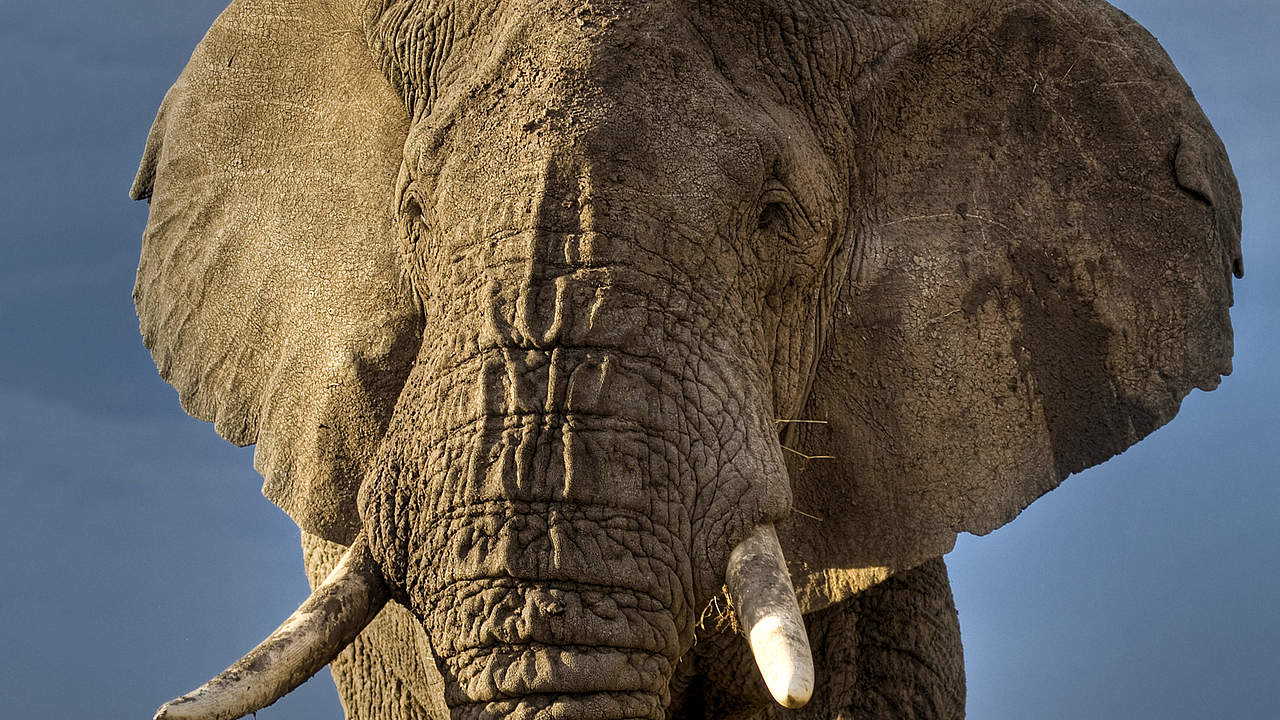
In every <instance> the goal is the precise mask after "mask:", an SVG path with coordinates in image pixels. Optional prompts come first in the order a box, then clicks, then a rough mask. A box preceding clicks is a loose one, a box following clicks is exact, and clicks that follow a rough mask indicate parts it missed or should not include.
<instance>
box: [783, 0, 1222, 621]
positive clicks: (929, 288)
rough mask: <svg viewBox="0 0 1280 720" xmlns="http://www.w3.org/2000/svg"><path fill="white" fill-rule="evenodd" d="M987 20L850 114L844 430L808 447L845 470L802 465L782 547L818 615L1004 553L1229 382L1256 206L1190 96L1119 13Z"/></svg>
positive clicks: (835, 327) (1048, 10)
mask: <svg viewBox="0 0 1280 720" xmlns="http://www.w3.org/2000/svg"><path fill="white" fill-rule="evenodd" d="M974 4H976V3H974ZM988 5H990V4H988ZM995 5H996V7H997V9H989V10H987V11H986V13H987V14H985V15H983V16H982V17H975V16H971V17H969V18H967V19H962V20H955V18H954V17H953V18H950V19H946V20H945V21H944V20H943V19H941V18H935V19H936V20H937V22H936V27H934V28H932V29H931V30H930V31H929V33H927V37H925V38H924V39H921V40H919V41H917V42H914V43H913V44H906V45H903V46H900V47H898V48H897V49H896V50H895V52H894V55H895V59H893V60H892V61H886V63H884V64H883V67H880V68H879V69H878V70H876V71H875V72H876V73H877V74H876V75H875V77H874V80H873V81H872V82H870V83H864V84H863V86H862V87H863V90H862V92H863V96H862V97H860V98H858V99H857V100H856V101H855V115H856V116H857V123H858V125H859V127H860V132H862V133H863V137H862V142H861V143H860V146H861V147H862V148H863V151H862V152H861V153H860V154H859V155H857V156H856V157H855V158H854V162H855V165H856V166H857V167H858V168H860V169H861V171H862V173H863V176H864V177H869V178H870V181H869V183H868V185H867V186H866V187H864V188H863V191H864V196H865V197H866V198H867V202H866V206H865V207H863V208H860V212H861V215H860V218H859V220H860V224H859V228H860V231H859V233H858V236H857V243H858V248H857V250H856V253H857V260H856V261H855V268H854V271H853V274H852V276H851V277H849V278H848V279H847V280H846V283H845V285H844V286H843V287H842V288H841V289H840V292H839V297H838V301H837V306H836V309H835V311H834V312H835V314H834V317H833V319H832V323H831V331H830V332H831V334H830V336H829V338H828V340H827V344H826V348H825V350H824V354H823V356H822V359H821V361H820V364H819V366H818V371H817V377H816V379H815V381H814V388H813V391H812V393H811V395H810V397H809V400H808V405H807V408H806V410H805V415H804V417H806V418H816V419H824V420H828V421H829V424H827V425H805V426H799V430H798V432H797V433H796V437H795V438H794V442H795V443H796V446H797V447H798V448H799V449H800V450H802V451H804V452H805V453H808V454H810V455H833V456H835V458H836V459H834V460H804V459H801V458H798V457H793V458H790V460H791V461H792V466H791V468H790V469H791V473H792V478H793V486H794V493H795V507H796V508H797V510H798V511H799V512H797V513H796V514H794V515H793V516H792V518H791V520H790V521H789V522H788V523H786V524H785V525H784V526H782V527H780V533H781V534H782V535H783V543H784V547H785V548H786V551H787V557H788V558H789V559H791V560H792V562H793V566H792V571H793V576H794V577H795V578H796V579H797V583H796V585H797V589H798V591H799V592H800V594H801V596H802V600H803V605H804V607H805V609H806V610H813V609H817V608H820V607H822V606H824V605H826V604H828V603H830V602H834V601H838V600H841V599H843V598H845V597H847V596H849V595H850V594H852V593H854V592H857V591H859V590H861V589H863V588H865V587H867V586H868V585H870V584H873V583H875V582H878V581H879V580H881V579H883V578H884V577H885V576H887V574H889V573H892V572H894V571H899V570H905V569H907V568H910V567H913V566H915V565H917V564H919V563H920V562H922V561H924V560H926V559H928V558H930V557H935V556H938V555H941V554H943V553H945V552H947V551H948V550H950V549H951V547H952V545H953V543H954V541H955V536H956V534H957V533H959V532H964V531H967V532H973V533H978V534H984V533H987V532H990V531H992V530H994V529H995V528H998V527H1000V526H1001V525H1003V524H1004V523H1006V522H1008V521H1009V520H1011V519H1012V518H1013V517H1015V516H1016V515H1017V514H1018V513H1019V512H1021V510H1022V509H1023V508H1024V507H1026V506H1027V505H1028V504H1030V503H1031V501H1033V500H1035V499H1036V498H1037V497H1039V496H1041V495H1043V494H1044V493H1046V492H1048V491H1050V490H1052V489H1053V488H1054V487H1056V486H1057V485H1058V483H1060V482H1061V481H1062V480H1063V479H1064V478H1065V477H1066V476H1067V475H1069V474H1071V473H1074V472H1079V471H1080V470H1083V469H1084V468H1087V467H1090V466H1091V465H1094V464H1097V463H1100V462H1102V461H1104V460H1106V459H1107V458H1110V457H1111V456H1113V455H1115V454H1117V453H1119V452H1122V451H1123V450H1124V449H1125V448H1127V447H1129V446H1130V445H1132V444H1133V443H1136V442H1137V441H1139V440H1141V439H1142V438H1143V437H1145V436H1146V435H1147V434H1149V433H1150V432H1152V431H1153V430H1155V429H1156V428H1158V427H1160V426H1161V425H1163V424H1164V423H1166V422H1168V421H1169V420H1170V419H1171V418H1172V417H1173V416H1174V414H1175V413H1176V412H1177V410H1178V406H1179V404H1180V403H1181V401H1182V398H1183V397H1184V396H1186V395H1187V393H1189V392H1190V391H1191V389H1192V388H1196V387H1199V388H1202V389H1206V390H1208V389H1212V388H1214V387H1215V386H1216V385H1217V383H1218V380H1219V376H1220V375H1222V374H1226V373H1229V372H1230V368H1231V365H1230V358H1231V352H1232V349H1231V347H1232V341H1231V326H1230V320H1229V318H1228V313H1227V308H1228V307H1229V306H1230V304H1231V278H1230V276H1231V274H1232V273H1233V272H1234V273H1235V274H1237V275H1239V274H1240V273H1241V260H1240V245H1239V233H1240V198H1239V193H1238V190H1237V188H1236V184H1235V179H1234V177H1233V175H1232V173H1231V168H1230V165H1229V164H1228V161H1227V158H1226V154H1225V151H1224V150H1223V147H1222V144H1221V142H1220V141H1219V140H1218V138H1217V136H1216V134H1215V133H1214V131H1213V129H1212V128H1211V127H1210V125H1209V123H1208V121H1207V120H1206V119H1205V117H1204V115H1203V114H1202V112H1201V110H1200V108H1199V106H1198V105H1197V104H1196V101H1195V99H1194V98H1193V97H1192V94H1191V91H1190V90H1189V89H1188V88H1187V87H1186V85H1185V83H1184V82H1183V80H1182V78H1181V77H1180V76H1179V75H1178V73H1177V71H1176V70H1175V69H1174V67H1173V65H1172V63H1171V62H1170V60H1169V58H1168V57H1167V56H1166V55H1165V54H1164V52H1163V51H1162V50H1161V48H1160V47H1159V45H1158V44H1157V43H1156V41H1155V40H1154V39H1153V38H1152V37H1151V36H1150V35H1149V34H1147V33H1146V32H1145V31H1144V30H1143V29H1142V28H1141V27H1139V26H1138V25H1137V24H1136V23H1134V22H1133V21H1132V20H1130V19H1129V18H1128V17H1127V16H1125V15H1124V14H1123V13H1120V12H1119V11H1117V10H1115V9H1114V8H1112V7H1110V6H1109V5H1106V4H1105V3H1102V2H1091V1H1082V0H1076V1H1073V2H1060V3H1027V2H1005V3H996V4H995ZM937 13H952V14H954V15H958V14H960V12H959V11H958V10H956V9H955V8H954V7H951V8H944V9H941V10H938V11H937ZM801 513H804V514H801Z"/></svg>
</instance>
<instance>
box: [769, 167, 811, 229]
mask: <svg viewBox="0 0 1280 720" xmlns="http://www.w3.org/2000/svg"><path fill="white" fill-rule="evenodd" d="M756 227H757V229H758V230H760V231H762V232H763V231H767V230H773V231H775V232H777V233H778V234H779V235H783V236H787V237H794V236H795V235H797V234H800V235H808V234H812V232H813V223H811V222H810V221H809V217H808V214H807V213H805V211H804V208H803V207H801V205H800V203H799V202H798V201H797V200H796V197H795V195H794V194H792V192H791V191H790V190H789V189H788V188H787V186H786V185H783V184H782V183H781V182H780V181H778V180H771V181H769V182H768V183H766V184H765V188H764V192H762V193H761V195H760V214H759V216H758V220H757V224H756Z"/></svg>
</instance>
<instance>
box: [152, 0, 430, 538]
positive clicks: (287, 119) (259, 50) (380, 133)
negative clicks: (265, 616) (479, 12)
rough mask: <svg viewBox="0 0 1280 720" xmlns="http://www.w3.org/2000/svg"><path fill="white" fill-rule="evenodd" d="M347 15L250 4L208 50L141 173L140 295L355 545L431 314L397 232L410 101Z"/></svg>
mask: <svg viewBox="0 0 1280 720" xmlns="http://www.w3.org/2000/svg"><path fill="white" fill-rule="evenodd" d="M340 10H341V9H335V8H334V7H331V5H330V3H326V2H322V1H321V0H310V1H305V0H272V1H269V0H238V1H237V2H234V3H232V5H231V7H230V8H228V9H227V10H226V12H224V13H223V14H222V16H221V17H220V18H219V19H218V20H217V21H216V22H215V23H214V25H213V27H212V29H211V30H210V31H209V34H208V35H207V36H206V37H205V39H204V40H203V41H202V42H201V43H200V45H199V47H197V48H196V51H195V53H194V54H193V56H192V58H191V62H190V64H189V65H187V67H186V69H185V70H184V71H183V73H182V75H181V77H179V79H178V81H177V83H176V84H175V85H174V86H173V88H172V89H171V90H170V91H169V94H168V95H167V96H166V97H165V100H164V103H163V105H162V106H161V108H160V112H159V116H158V117H157V119H156V123H155V126H154V127H153V129H152V131H151V136H150V138H149V139H148V142H147V149H146V153H145V156H144V157H143V160H142V166H141V168H140V169H139V171H138V178H137V181H136V182H135V185H134V188H133V196H134V197H135V198H137V199H142V198H149V199H150V201H151V215H150V219H149V220H148V222H147V227H146V231H145V234H144V237H143V247H142V258H141V261H140V263H139V267H138V280H137V286H136V288H135V290H134V297H135V300H136V302H137V307H138V316H139V318H140V319H141V326H142V334H143V338H144V340H145V342H146V345H147V347H149V348H150V349H151V353H152V357H153V358H154V359H155V362H156V365H157V367H158V368H159V369H160V373H161V375H162V376H163V377H164V378H165V380H167V381H168V382H169V383H171V384H172V385H173V386H174V388H176V389H177V391H178V394H179V396H180V397H181V400H182V405H183V407H184V408H185V409H186V410H187V412H189V413H191V414H192V415H194V416H195V417H197V418H200V419H202V420H208V421H212V422H214V423H215V424H216V427H217V430H218V433H219V434H221V435H222V436H223V437H224V438H226V439H227V440H230V441H231V442H233V443H236V444H238V445H248V444H251V443H255V442H256V443H257V444H258V447H257V451H256V455H255V465H256V466H257V468H258V470H259V471H260V472H261V473H262V475H263V477H264V478H265V484H264V486H263V492H264V494H265V495H266V496H267V497H268V498H270V499H271V500H272V501H274V502H275V503H276V504H278V505H279V506H280V507H281V508H283V509H284V510H285V512H287V513H289V515H290V516H292V517H293V519H294V520H295V521H296V522H297V523H298V525H299V526H301V527H302V529H303V530H306V531H307V532H308V533H311V534H313V535H318V536H320V537H323V538H325V539H327V540H331V541H334V542H341V543H344V544H346V543H349V542H350V541H351V539H352V538H353V537H354V536H355V533H356V531H357V530H358V529H359V518H358V517H357V515H356V512H355V497H356V493H357V491H358V489H359V484H360V481H361V479H362V478H363V476H364V469H365V464H366V463H367V462H368V460H369V458H370V457H371V456H372V454H373V450H374V448H375V446H376V443H377V441H378V440H379V438H380V437H381V435H382V433H383V431H384V429H385V427H386V423H387V420H388V418H389V417H390V412H391V409H392V406H393V404H394V402H395V399H396V397H397V395H398V394H399V391H400V387H401V385H402V384H403V381H404V378H405V376H406V375H407V373H408V370H409V367H410V365H411V363H412V360H413V357H414V356H415V354H416V352H417V349H418V343H419V342H420V339H421V321H420V320H419V318H418V315H417V311H416V308H415V306H414V305H413V304H412V302H411V300H410V297H409V294H408V293H407V292H406V291H405V289H404V288H402V287H401V280H400V261H399V258H398V254H397V243H396V239H395V237H396V236H395V233H394V228H393V223H394V217H395V215H394V209H395V208H394V205H393V202H394V189H395V183H396V178H397V173H398V171H399V169H400V166H401V155H402V152H403V145H404V142H405V137H406V135H407V133H408V126H409V117H408V113H407V112H406V110H405V107H404V105H403V103H402V102H401V100H400V98H399V96H398V95H396V93H395V92H394V91H393V90H392V88H391V87H390V85H389V84H388V83H387V81H386V79H385V78H384V77H383V75H382V74H381V73H380V72H379V70H378V69H377V68H376V67H375V65H374V62H373V59H372V58H371V57H370V54H369V50H368V45H367V42H366V36H365V33H364V30H363V28H362V27H361V18H359V17H357V16H356V13H354V12H342V11H340ZM348 18H349V21H348Z"/></svg>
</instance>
